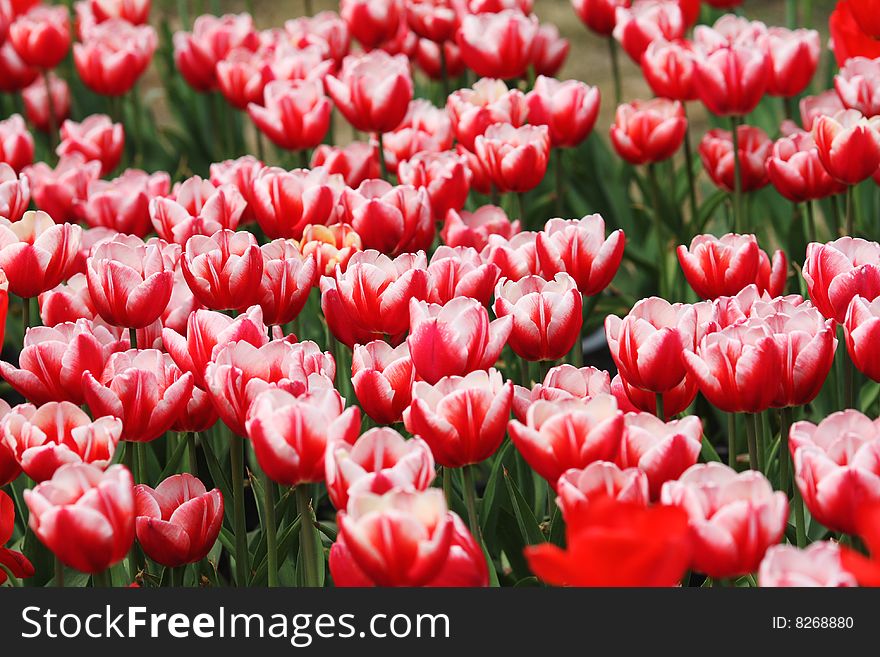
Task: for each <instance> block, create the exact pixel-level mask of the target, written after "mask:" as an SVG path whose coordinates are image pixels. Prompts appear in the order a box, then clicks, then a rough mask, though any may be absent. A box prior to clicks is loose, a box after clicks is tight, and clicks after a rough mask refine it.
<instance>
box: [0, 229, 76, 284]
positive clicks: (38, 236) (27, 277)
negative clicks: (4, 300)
mask: <svg viewBox="0 0 880 657" xmlns="http://www.w3.org/2000/svg"><path fill="white" fill-rule="evenodd" d="M81 235H82V229H81V228H80V227H79V226H75V225H73V224H56V223H55V222H54V221H52V218H51V217H50V216H49V215H48V214H46V213H45V212H41V211H37V212H33V211H29V212H25V213H24V215H23V216H22V218H21V220H20V221H16V222H15V223H12V222H11V221H9V220H8V219H6V218H4V217H0V269H2V270H3V271H4V272H5V273H6V277H7V279H8V280H9V290H10V291H11V292H12V293H13V294H15V295H17V296H20V297H24V298H30V297H35V296H37V295H39V294H40V293H41V292H45V291H46V290H51V289H52V288H53V287H55V286H56V285H58V284H59V283H60V282H61V281H63V280H64V279H65V278H67V276H68V275H69V274H70V273H71V269H72V267H73V261H74V258H75V257H76V253H77V250H78V249H79V241H80V238H81Z"/></svg>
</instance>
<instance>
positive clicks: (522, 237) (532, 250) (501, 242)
mask: <svg viewBox="0 0 880 657" xmlns="http://www.w3.org/2000/svg"><path fill="white" fill-rule="evenodd" d="M537 236H538V234H537V233H534V232H525V233H517V234H516V235H514V236H513V237H511V238H510V239H509V240H508V239H505V238H503V237H501V236H500V235H490V236H489V240H488V243H487V244H486V246H485V247H483V250H482V251H480V257H481V258H483V260H484V261H485V262H491V263H493V264H495V265H497V266H498V267H499V268H500V269H501V277H502V278H509V279H510V280H514V281H518V280H519V279H521V278H523V277H525V276H529V275H530V274H540V272H541V266H540V265H539V264H538V254H537V250H536V244H537Z"/></svg>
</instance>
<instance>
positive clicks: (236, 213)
mask: <svg viewBox="0 0 880 657" xmlns="http://www.w3.org/2000/svg"><path fill="white" fill-rule="evenodd" d="M246 209H247V201H246V200H245V197H244V196H243V195H242V193H241V192H240V191H239V190H238V187H237V186H235V185H232V184H224V185H220V186H219V187H214V185H213V184H211V182H210V181H208V180H204V179H202V178H200V177H199V176H193V177H192V178H188V179H186V180H185V181H183V182H182V183H178V184H176V185H175V186H174V190H173V192H172V194H171V196H170V197H168V198H162V197H157V198H154V199H152V200H151V201H150V208H149V210H150V221H152V223H153V228H155V230H156V232H157V233H158V234H159V237H161V238H162V239H163V240H165V241H166V242H174V243H175V244H180V245H181V246H184V245H185V244H186V242H187V240H188V239H189V238H190V237H192V236H193V235H204V236H206V237H210V236H211V235H213V234H214V233H216V232H217V231H219V230H221V229H226V230H235V229H236V228H237V227H238V223H239V221H240V220H241V218H242V217H243V216H244V213H245V210H246Z"/></svg>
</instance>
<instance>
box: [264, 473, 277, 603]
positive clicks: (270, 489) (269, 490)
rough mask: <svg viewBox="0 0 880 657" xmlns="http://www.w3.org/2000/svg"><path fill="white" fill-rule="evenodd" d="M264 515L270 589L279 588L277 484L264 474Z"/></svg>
mask: <svg viewBox="0 0 880 657" xmlns="http://www.w3.org/2000/svg"><path fill="white" fill-rule="evenodd" d="M263 515H264V516H265V522H266V527H265V531H266V558H267V562H268V576H269V587H270V588H275V587H277V586H278V530H277V525H276V524H275V482H274V481H272V480H271V479H269V476H268V475H267V474H266V473H265V472H264V473H263Z"/></svg>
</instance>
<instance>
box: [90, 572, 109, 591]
mask: <svg viewBox="0 0 880 657" xmlns="http://www.w3.org/2000/svg"><path fill="white" fill-rule="evenodd" d="M110 586H111V584H110V571H109V570H102V571H101V572H100V573H94V574H93V575H92V587H93V588H101V589H109V588H110Z"/></svg>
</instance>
